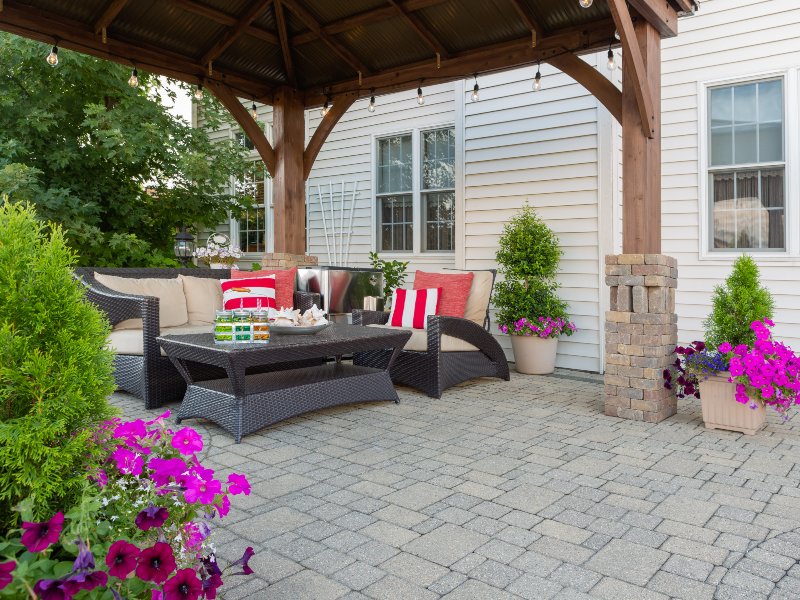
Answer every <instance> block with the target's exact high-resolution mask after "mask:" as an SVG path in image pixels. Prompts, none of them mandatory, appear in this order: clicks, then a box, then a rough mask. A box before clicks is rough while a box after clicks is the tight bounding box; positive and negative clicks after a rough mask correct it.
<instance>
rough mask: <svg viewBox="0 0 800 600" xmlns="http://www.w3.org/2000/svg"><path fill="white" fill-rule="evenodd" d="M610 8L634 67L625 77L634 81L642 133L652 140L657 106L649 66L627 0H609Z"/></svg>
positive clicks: (627, 54) (623, 45) (625, 73)
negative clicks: (640, 45)
mask: <svg viewBox="0 0 800 600" xmlns="http://www.w3.org/2000/svg"><path fill="white" fill-rule="evenodd" d="M608 7H609V9H610V10H611V15H612V16H613V17H614V22H615V23H616V24H617V31H619V35H620V38H621V41H622V50H623V52H624V53H625V55H626V56H627V58H628V61H629V64H630V66H631V67H632V68H630V69H626V70H625V72H624V74H623V77H631V78H633V80H634V84H635V91H636V104H637V105H638V107H639V116H640V117H641V121H642V131H643V132H644V134H645V136H647V137H648V138H652V137H653V135H654V134H655V123H656V114H655V109H654V106H655V105H654V104H653V98H652V96H651V95H650V87H649V86H648V84H647V66H646V65H645V63H644V59H643V58H642V51H641V49H640V48H639V43H638V41H637V39H636V31H635V30H634V28H633V21H632V20H631V15H630V13H629V12H628V7H627V5H626V3H625V0H608ZM654 27H655V26H654ZM656 29H657V28H656Z"/></svg>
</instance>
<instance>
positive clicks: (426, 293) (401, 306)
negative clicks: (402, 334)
mask: <svg viewBox="0 0 800 600" xmlns="http://www.w3.org/2000/svg"><path fill="white" fill-rule="evenodd" d="M441 294H442V288H428V289H424V290H404V289H402V288H396V289H395V290H394V291H393V292H392V312H391V313H390V314H389V322H388V324H389V325H391V326H392V327H413V328H414V329H426V328H427V327H428V315H435V314H437V312H438V310H439V297H440V296H441Z"/></svg>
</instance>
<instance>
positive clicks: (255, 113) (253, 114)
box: [250, 102, 258, 119]
mask: <svg viewBox="0 0 800 600" xmlns="http://www.w3.org/2000/svg"><path fill="white" fill-rule="evenodd" d="M250 116H251V117H253V118H254V119H258V107H256V103H255V102H253V106H251V107H250Z"/></svg>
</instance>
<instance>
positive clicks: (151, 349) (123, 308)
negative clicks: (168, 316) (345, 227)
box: [75, 267, 320, 409]
mask: <svg viewBox="0 0 800 600" xmlns="http://www.w3.org/2000/svg"><path fill="white" fill-rule="evenodd" d="M95 273H103V274H106V275H115V276H117V277H132V278H142V277H157V278H163V279H171V278H174V277H177V276H178V275H187V276H191V277H208V278H213V279H228V278H230V274H231V271H230V269H202V268H196V269H194V268H184V269H167V268H133V269H132V268H107V267H79V268H76V269H75V276H76V277H77V278H79V279H80V280H81V281H82V282H83V283H84V285H85V286H86V297H87V299H88V300H89V301H90V302H92V303H93V304H94V305H95V306H97V307H98V308H99V309H100V310H101V311H102V312H103V314H105V315H106V318H108V320H109V322H110V323H111V324H112V325H116V324H117V323H119V322H121V321H124V320H125V319H142V335H143V346H142V356H137V355H127V354H117V355H116V356H115V357H114V379H115V381H116V383H117V387H118V388H119V389H121V390H123V391H126V392H128V393H130V394H133V395H134V396H136V397H137V398H141V399H142V400H144V404H145V408H148V409H151V408H158V407H160V406H162V405H163V404H165V403H167V402H173V401H176V400H180V399H181V398H183V395H184V393H185V392H186V382H185V381H184V379H183V377H181V375H180V373H178V371H177V370H176V369H175V366H174V365H173V364H172V362H171V361H170V359H169V358H167V357H166V356H162V355H161V347H160V346H159V344H158V342H157V341H156V338H157V337H158V336H159V335H160V334H161V331H160V326H159V316H158V302H159V301H158V298H155V297H152V296H134V295H131V294H123V293H121V292H116V291H114V290H111V289H109V288H107V287H105V286H104V285H101V284H100V283H99V282H98V281H97V280H96V279H95V278H94V274H95ZM294 301H295V307H296V308H299V309H301V310H306V309H307V308H311V306H312V305H313V304H315V303H316V304H317V305H319V304H320V298H319V294H311V293H307V292H295V294H294ZM297 366H306V365H305V364H303V365H297ZM284 368H287V367H286V365H284ZM192 369H193V375H194V377H195V379H197V380H198V381H202V380H208V379H218V378H220V377H224V376H225V372H224V371H222V370H220V369H218V368H215V367H211V366H207V365H192Z"/></svg>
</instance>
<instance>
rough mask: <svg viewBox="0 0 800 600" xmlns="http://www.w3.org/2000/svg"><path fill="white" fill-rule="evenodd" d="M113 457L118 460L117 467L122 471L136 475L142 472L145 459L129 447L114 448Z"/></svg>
mask: <svg viewBox="0 0 800 600" xmlns="http://www.w3.org/2000/svg"><path fill="white" fill-rule="evenodd" d="M111 458H113V459H114V460H115V461H116V462H117V469H119V471H120V473H126V474H128V475H134V476H136V477H138V476H139V475H141V474H142V466H143V465H144V460H143V459H142V457H141V456H140V455H139V454H137V453H136V452H134V451H132V450H128V449H127V448H117V449H116V450H114V453H113V454H112V455H111Z"/></svg>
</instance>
